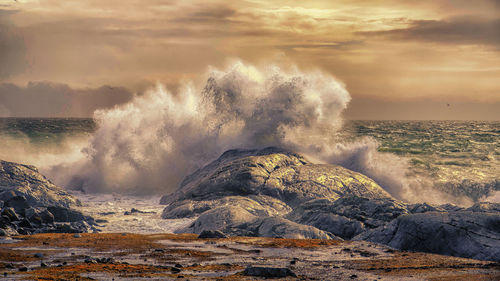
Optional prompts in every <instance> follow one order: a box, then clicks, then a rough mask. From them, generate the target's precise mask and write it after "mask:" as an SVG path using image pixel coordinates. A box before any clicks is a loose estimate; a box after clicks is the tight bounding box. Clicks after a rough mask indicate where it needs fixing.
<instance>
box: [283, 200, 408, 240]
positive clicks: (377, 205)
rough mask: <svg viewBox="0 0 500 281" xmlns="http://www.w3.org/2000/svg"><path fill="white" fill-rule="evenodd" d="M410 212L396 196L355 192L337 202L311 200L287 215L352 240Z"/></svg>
mask: <svg viewBox="0 0 500 281" xmlns="http://www.w3.org/2000/svg"><path fill="white" fill-rule="evenodd" d="M407 213H408V210H407V208H406V205H405V204H404V203H402V202H399V201H397V200H394V199H389V198H380V199H379V198H375V199H368V198H363V197H358V196H353V195H351V196H345V197H342V198H340V199H337V200H335V201H332V200H329V199H326V198H325V199H316V200H311V201H308V202H306V203H304V204H302V205H301V206H299V207H297V208H295V209H294V210H293V212H291V213H289V214H288V215H287V216H286V217H287V218H288V219H290V220H292V221H295V222H298V223H301V224H306V225H312V226H315V227H317V228H319V229H321V230H324V231H328V232H331V233H333V234H335V235H337V236H340V237H342V238H344V239H350V238H352V237H353V236H355V235H357V234H359V233H361V232H363V231H365V230H366V229H370V228H376V227H379V226H382V225H385V224H386V223H388V222H389V221H392V220H393V219H394V218H396V217H398V216H400V215H402V214H407Z"/></svg>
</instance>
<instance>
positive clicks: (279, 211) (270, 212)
mask: <svg viewBox="0 0 500 281" xmlns="http://www.w3.org/2000/svg"><path fill="white" fill-rule="evenodd" d="M219 206H236V207H240V208H243V209H245V210H246V211H248V212H249V213H251V214H252V215H254V216H283V215H286V214H287V213H289V212H290V211H291V210H292V209H291V208H290V207H289V206H288V205H286V204H285V203H284V202H282V201H280V200H278V199H275V198H272V197H269V196H265V195H250V196H225V197H222V198H217V199H213V200H204V201H193V200H182V201H178V202H173V203H172V204H170V205H168V206H167V207H166V208H165V209H164V210H163V213H162V218H164V219H176V218H189V217H193V216H196V215H199V214H201V213H203V212H205V211H207V210H210V209H214V208H216V207H219Z"/></svg>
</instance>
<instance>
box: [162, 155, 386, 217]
mask: <svg viewBox="0 0 500 281" xmlns="http://www.w3.org/2000/svg"><path fill="white" fill-rule="evenodd" d="M251 195H267V196H269V197H272V198H274V199H278V200H280V201H282V202H284V203H286V204H287V205H288V206H290V207H292V208H293V207H296V206H298V205H300V204H302V203H304V202H307V201H309V200H312V199H317V198H329V199H332V200H335V199H338V198H340V197H341V196H345V195H357V196H362V197H366V198H391V196H390V195H389V194H388V193H387V192H386V191H385V190H384V189H383V188H381V187H380V186H379V185H378V184H376V183H375V182H374V181H373V180H371V179H369V178H368V177H366V176H364V175H362V174H359V173H356V172H353V171H350V170H347V169H345V168H342V167H340V166H336V165H328V164H313V163H311V162H309V161H308V160H306V159H305V158H303V157H302V156H300V155H298V154H295V153H292V152H289V151H286V150H283V149H279V148H273V147H270V148H265V149H260V150H259V149H254V150H229V151H227V152H225V153H224V154H222V156H220V157H219V159H217V160H215V161H213V162H212V163H210V164H208V165H207V166H205V167H203V168H201V169H199V170H198V171H196V172H194V173H193V174H191V175H189V176H187V177H186V178H185V179H184V180H183V181H182V183H181V185H180V187H179V189H178V190H177V191H176V192H174V193H172V194H169V195H165V196H163V197H162V199H161V201H160V202H161V204H166V205H167V204H171V203H173V202H176V201H182V200H193V201H206V200H213V199H218V198H221V197H226V196H251Z"/></svg>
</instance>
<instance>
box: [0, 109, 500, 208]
mask: <svg viewBox="0 0 500 281" xmlns="http://www.w3.org/2000/svg"><path fill="white" fill-rule="evenodd" d="M96 128H97V124H96V123H95V122H94V121H93V120H92V119H81V118H0V158H4V159H5V158H9V157H10V158H12V157H13V154H15V155H14V156H15V157H14V158H13V160H16V161H22V159H24V158H23V155H22V153H27V154H30V155H26V157H25V159H26V162H28V164H35V165H40V163H43V162H41V161H44V158H43V157H48V156H50V155H51V154H59V155H60V156H61V155H64V153H69V152H71V150H78V149H81V147H80V146H72V145H71V143H72V142H76V140H78V141H80V142H84V141H85V139H86V138H89V137H90V136H91V135H92V133H93V132H95V130H96ZM339 134H340V135H341V136H342V138H343V139H344V140H347V141H356V139H359V138H365V137H370V138H373V139H375V140H376V141H377V142H378V144H379V147H378V151H379V152H381V153H389V154H395V155H397V156H398V157H401V158H403V159H405V160H407V162H408V163H409V167H410V169H409V171H408V173H409V176H412V177H425V178H428V179H431V181H432V182H433V183H434V185H435V186H436V187H437V188H440V189H442V190H443V191H445V192H447V193H450V194H453V195H460V196H467V197H469V198H471V199H472V200H474V201H477V200H480V199H481V198H484V197H485V196H488V195H489V194H491V193H493V192H495V191H499V190H500V122H482V121H346V122H345V124H344V127H343V129H342V130H341V131H340V132H339ZM20 146H29V148H23V149H20ZM38 152H40V153H43V156H37V157H33V155H35V154H37V153H38ZM73 152H74V151H73ZM76 152H77V153H78V151H76ZM30 159H36V161H35V160H33V161H31V160H30ZM7 160H12V159H7ZM30 162H33V163H30Z"/></svg>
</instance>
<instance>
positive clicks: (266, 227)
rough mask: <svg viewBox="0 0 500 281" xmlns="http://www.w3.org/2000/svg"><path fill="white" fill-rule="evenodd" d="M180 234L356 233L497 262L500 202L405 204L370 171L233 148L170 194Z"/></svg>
mask: <svg viewBox="0 0 500 281" xmlns="http://www.w3.org/2000/svg"><path fill="white" fill-rule="evenodd" d="M161 203H162V204H165V205H167V206H166V208H165V209H164V211H163V214H162V217H163V218H165V219H175V218H195V221H194V222H193V223H192V224H191V225H189V226H187V227H184V228H182V229H178V230H177V231H176V232H177V233H196V234H200V233H201V232H203V231H206V230H210V231H220V232H222V233H224V234H225V235H229V236H234V235H239V236H257V237H284V238H314V239H355V240H367V241H372V242H377V243H382V244H386V245H390V246H391V247H394V248H397V249H404V250H412V251H424V252H431V253H440V254H447V255H453V256H459V257H469V258H476V259H482V260H496V261H500V228H499V227H498V226H499V225H500V204H493V203H480V204H476V205H474V206H473V207H471V208H468V209H464V208H460V207H457V206H454V205H451V204H447V205H442V206H432V205H429V204H426V203H423V204H407V203H404V202H401V201H399V200H396V199H395V198H393V197H391V195H390V194H388V193H387V192H386V191H385V190H384V189H383V188H382V187H380V186H379V185H378V184H377V183H376V182H374V181H373V180H371V179H370V178H368V177H366V176H364V175H362V174H359V173H356V172H353V171H350V170H348V169H345V168H342V167H339V166H336V165H327V164H314V163H311V162H310V161H308V160H307V159H305V158H304V157H302V156H300V155H298V154H296V153H293V152H290V151H287V150H283V149H279V148H273V147H269V148H265V149H254V150H229V151H227V152H225V153H224V154H222V155H221V156H220V157H219V159H217V160H215V161H213V162H212V163H210V164H208V165H207V166H205V167H203V168H201V169H199V170H198V171H196V172H194V173H193V174H191V175H189V176H187V177H186V178H185V179H184V180H183V182H182V183H181V185H180V186H179V188H178V190H177V191H175V192H174V193H172V194H168V195H165V196H164V197H163V198H162V199H161Z"/></svg>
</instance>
